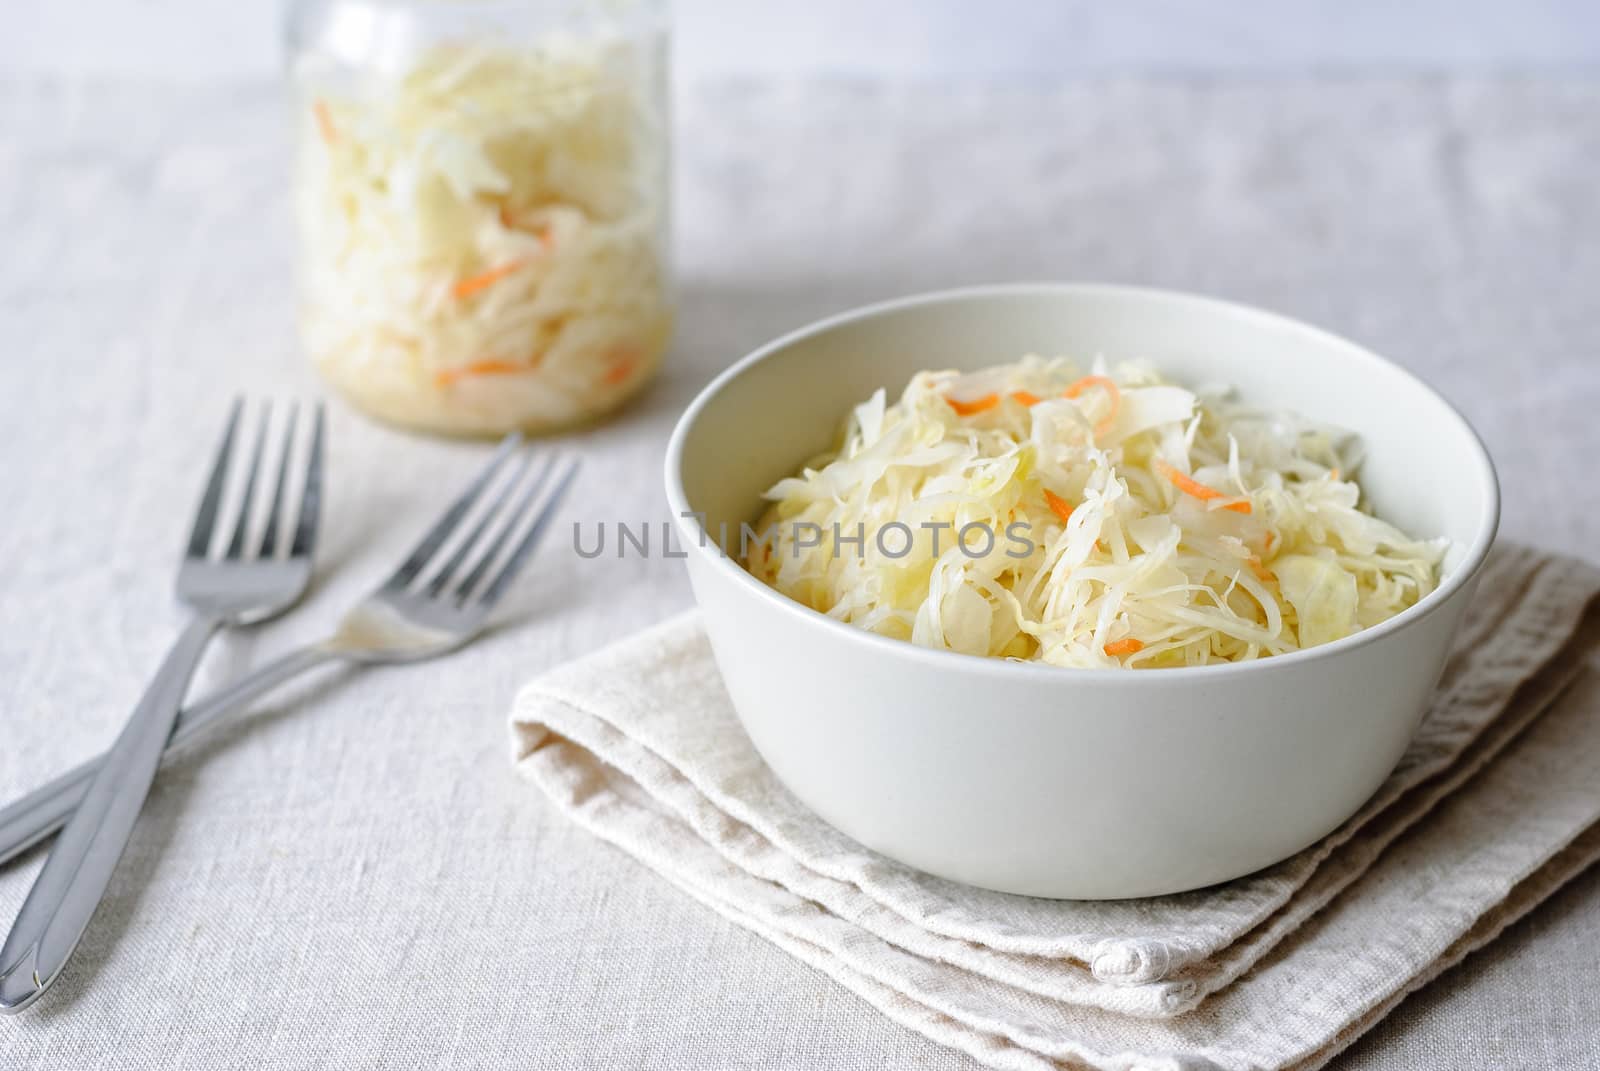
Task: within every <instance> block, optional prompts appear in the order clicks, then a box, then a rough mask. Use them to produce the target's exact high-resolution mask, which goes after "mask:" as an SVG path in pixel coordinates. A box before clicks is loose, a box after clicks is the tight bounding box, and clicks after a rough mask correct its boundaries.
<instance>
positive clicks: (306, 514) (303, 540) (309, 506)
mask: <svg viewBox="0 0 1600 1071" xmlns="http://www.w3.org/2000/svg"><path fill="white" fill-rule="evenodd" d="M323 423H324V421H323V413H322V403H321V402H318V403H317V411H316V415H315V416H313V417H312V419H311V456H310V457H309V458H307V459H306V485H305V489H304V490H303V491H301V492H300V515H299V516H298V517H297V518H296V519H295V523H294V541H293V542H292V543H290V544H289V557H291V558H309V557H310V556H311V551H312V548H313V547H314V546H315V545H316V542H317V523H318V522H319V521H320V520H321V519H322V439H323Z"/></svg>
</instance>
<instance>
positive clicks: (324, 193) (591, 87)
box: [295, 34, 672, 434]
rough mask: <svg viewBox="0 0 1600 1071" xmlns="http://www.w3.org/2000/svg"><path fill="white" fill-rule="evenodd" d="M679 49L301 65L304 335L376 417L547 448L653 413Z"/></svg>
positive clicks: (532, 46) (459, 52) (597, 40)
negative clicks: (594, 424)
mask: <svg viewBox="0 0 1600 1071" xmlns="http://www.w3.org/2000/svg"><path fill="white" fill-rule="evenodd" d="M662 56H663V53H662V42H661V41H660V40H659V39H650V38H644V39H640V38H627V37H616V38H607V37H605V36H604V35H601V36H598V37H590V38H585V37H580V36H575V35H563V34H547V35H543V36H540V37H539V38H538V39H537V40H535V41H531V42H518V41H515V40H505V41H497V40H493V39H489V38H484V39H477V40H466V41H445V42H441V43H437V44H432V45H429V46H427V47H425V48H422V49H420V50H416V51H412V52H408V53H406V54H404V55H403V56H400V57H398V58H396V57H384V58H383V59H382V61H381V62H373V63H370V64H368V65H366V66H361V67H356V68H352V67H351V65H349V64H347V63H341V62H339V61H338V60H336V59H330V58H329V57H328V56H327V55H325V54H323V53H322V52H318V51H314V50H313V51H308V52H307V53H305V54H303V55H301V56H300V57H299V59H298V60H297V67H296V71H295V84H296V86H297V92H298V99H297V102H296V111H297V120H298V123H297V125H298V137H299V149H298V165H297V176H296V188H295V212H296V217H297V223H298V229H299V240H300V253H299V264H298V269H299V272H298V273H299V291H300V323H301V330H302V336H303V339H304V342H305V345H306V347H307V349H308V350H309V351H310V353H311V356H312V357H313V359H314V360H315V362H316V364H317V366H318V368H319V369H320V370H321V371H322V373H323V374H324V375H325V376H326V377H327V378H328V379H329V380H330V381H331V382H332V383H333V384H334V385H335V386H337V387H338V388H339V389H340V390H341V391H342V392H343V393H345V394H346V395H347V396H349V397H350V398H351V399H352V400H353V401H355V402H356V403H357V404H358V405H359V406H360V407H362V408H363V409H365V410H367V411H369V412H370V413H372V414H374V415H376V416H378V417H380V418H383V419H386V420H390V421H393V422H396V423H400V424H404V425H407V426H411V427H415V428H420V429H424V430H429V431H436V432H444V433H452V434H499V433H503V432H505V431H509V430H512V429H522V430H526V431H533V432H540V431H548V430H552V429H557V428H561V427H564V426H568V425H572V424H575V423H579V422H582V421H585V420H588V419H590V418H592V417H594V416H596V415H598V414H601V413H603V412H605V411H607V410H609V409H611V408H613V407H615V406H616V405H618V404H619V403H621V402H622V401H623V400H624V399H626V398H627V397H628V396H629V395H631V394H633V393H634V392H635V391H637V390H638V389H639V387H640V386H641V385H642V384H643V383H644V382H645V381H646V380H647V379H648V378H649V376H650V374H651V372H652V371H653V370H654V369H655V367H656V365H657V363H658V362H659V360H660V357H661V354H662V351H663V350H664V349H665V348H666V345H667V342H668V337H669V335H670V332H671V324H672V308H671V302H670V297H669V285H670V280H669V271H668V264H667V255H666V222H667V216H666V213H667V205H666V151H667V137H666V131H665V126H664V124H665V116H664V100H663V98H664V85H663V78H662V70H661V65H662V62H663V59H662Z"/></svg>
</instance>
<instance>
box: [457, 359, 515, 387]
mask: <svg viewBox="0 0 1600 1071" xmlns="http://www.w3.org/2000/svg"><path fill="white" fill-rule="evenodd" d="M531 371H533V369H532V368H531V367H529V366H528V365H525V364H513V363H512V362H510V361H501V360H496V359H494V358H490V359H488V360H484V361H473V362H472V363H471V364H465V365H462V366H461V367H460V368H444V369H441V370H439V371H438V372H435V373H434V376H433V382H434V384H435V385H436V386H440V387H448V386H450V385H451V384H452V383H455V382H457V381H459V380H463V379H466V378H467V377H468V376H511V375H516V374H517V373H518V372H531Z"/></svg>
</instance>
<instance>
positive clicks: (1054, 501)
mask: <svg viewBox="0 0 1600 1071" xmlns="http://www.w3.org/2000/svg"><path fill="white" fill-rule="evenodd" d="M1044 500H1045V501H1046V502H1047V503H1049V505H1050V511H1051V512H1052V513H1054V514H1055V515H1056V516H1057V517H1060V518H1061V523H1062V524H1066V523H1067V519H1068V518H1069V517H1071V516H1072V506H1071V505H1070V504H1069V503H1068V502H1067V500H1066V499H1064V498H1062V497H1061V496H1060V495H1058V494H1056V493H1054V492H1053V491H1051V490H1050V489H1049V488H1048V487H1047V488H1045V491H1044Z"/></svg>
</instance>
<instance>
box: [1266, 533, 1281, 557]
mask: <svg viewBox="0 0 1600 1071" xmlns="http://www.w3.org/2000/svg"><path fill="white" fill-rule="evenodd" d="M1277 541H1278V533H1277V532H1271V531H1269V532H1268V533H1267V541H1266V543H1265V544H1264V545H1265V546H1266V548H1267V553H1268V554H1271V553H1272V544H1274V543H1276V542H1277Z"/></svg>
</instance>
